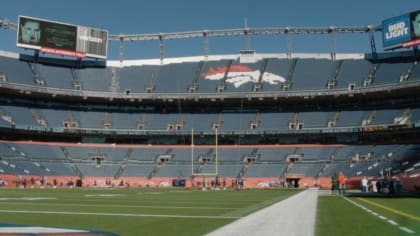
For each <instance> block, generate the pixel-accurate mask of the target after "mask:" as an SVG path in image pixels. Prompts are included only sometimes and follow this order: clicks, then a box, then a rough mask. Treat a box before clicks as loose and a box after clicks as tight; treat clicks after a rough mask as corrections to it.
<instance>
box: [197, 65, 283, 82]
mask: <svg viewBox="0 0 420 236" xmlns="http://www.w3.org/2000/svg"><path fill="white" fill-rule="evenodd" d="M226 71H227V67H218V68H216V69H215V68H213V67H210V69H209V71H208V72H205V73H202V74H201V76H202V77H203V78H205V79H208V80H221V79H223V78H224V76H225V73H226ZM260 74H261V72H260V71H259V70H254V71H253V70H252V69H251V68H250V67H247V66H241V65H232V66H231V67H230V70H229V71H228V72H227V78H226V82H227V83H231V84H233V86H235V88H238V87H240V86H242V85H243V84H246V83H250V82H251V83H257V82H258V79H259V77H260ZM285 81H286V79H285V78H284V77H283V76H281V75H276V74H273V73H270V72H264V73H263V76H262V82H266V83H269V84H274V85H275V84H279V83H284V82H285Z"/></svg>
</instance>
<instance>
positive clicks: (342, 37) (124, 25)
mask: <svg viewBox="0 0 420 236" xmlns="http://www.w3.org/2000/svg"><path fill="white" fill-rule="evenodd" d="M415 10H420V2H419V1H418V0H399V1H384V0H368V1H366V0H352V1H337V0H318V1H316V0H207V1H205V0H160V1H156V0H155V1H142V0H136V1H135V0H133V1H129V0H118V1H110V0H72V1H57V0H42V1H34V0H32V1H30V0H5V1H2V7H1V10H0V18H2V19H7V20H9V21H11V22H14V23H17V21H18V16H19V15H23V16H31V17H37V18H41V19H46V20H52V21H59V22H64V23H69V24H75V25H82V26H88V27H93V28H100V29H105V30H108V31H109V33H110V34H113V35H118V34H145V33H166V32H180V31H196V30H205V29H210V30H211V29H237V28H244V26H245V22H246V24H247V26H248V27H250V28H262V27H287V26H289V27H329V26H340V27H343V26H367V25H380V24H381V22H382V20H385V19H387V18H390V17H394V16H399V15H402V14H405V13H408V12H411V11H415ZM0 35H1V36H0V45H1V47H0V50H5V51H12V52H19V53H30V52H28V50H23V49H20V48H17V47H16V32H15V31H12V30H3V29H0ZM246 42H247V39H246V38H245V37H241V36H234V37H217V38H210V39H209V54H217V55H220V54H235V53H238V52H239V51H240V50H242V49H245V48H246V45H247V43H246ZM249 42H250V46H251V48H252V49H253V50H255V51H256V52H257V53H285V52H287V50H288V40H287V38H286V37H285V36H284V35H275V36H259V37H256V36H252V37H250V38H249ZM290 42H291V44H290V45H291V49H292V52H308V53H330V52H331V51H332V50H333V43H332V42H333V36H331V35H328V34H327V35H292V36H290ZM335 42H336V52H337V53H369V52H370V51H371V49H370V41H369V35H368V34H360V33H359V34H337V35H336V36H335ZM375 42H376V48H377V51H379V52H380V51H382V34H381V33H376V34H375ZM164 43H165V46H164V55H165V57H180V56H196V55H204V40H203V39H200V38H197V39H178V40H166V41H164ZM159 49H160V47H159V42H158V41H138V42H125V43H124V56H123V57H124V59H146V58H159V56H160V50H159ZM108 59H110V60H118V59H120V43H119V42H116V41H110V42H109V45H108Z"/></svg>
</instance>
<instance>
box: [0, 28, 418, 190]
mask: <svg viewBox="0 0 420 236" xmlns="http://www.w3.org/2000/svg"><path fill="white" fill-rule="evenodd" d="M3 23H4V21H3ZM246 30H247V29H245V30H242V31H240V32H241V34H244V33H246V32H248V33H250V32H254V33H255V34H257V33H256V32H259V31H257V30H255V31H246ZM281 30H283V31H282V32H283V33H284V32H285V30H286V29H281ZM287 30H288V32H289V31H290V32H291V31H292V29H287ZM295 30H296V29H295ZM305 30H306V31H307V33H311V32H312V31H316V30H322V29H305ZM325 30H326V33H331V32H332V31H334V32H335V31H339V30H343V29H341V28H326V29H325ZM353 30H355V29H353ZM359 30H362V31H363V30H365V32H367V33H369V32H371V31H377V30H381V28H380V27H378V26H376V27H365V28H361V29H359ZM343 31H344V30H343ZM232 32H233V31H232ZM200 33H201V36H203V33H202V32H200ZM207 33H208V34H210V33H209V32H207ZM213 33H214V32H213ZM233 33H234V32H233ZM295 33H296V32H295ZM312 33H313V32H312ZM315 33H319V32H315ZM174 35H176V34H168V35H167V36H166V37H172V36H173V37H175V36H174ZM178 35H181V36H179V37H187V36H186V35H187V34H186V33H184V34H178ZM204 36H205V35H204ZM112 37H113V36H112V35H111V36H110V39H112ZM114 37H116V39H120V40H121V41H123V40H122V38H121V37H122V36H119V37H117V36H114ZM124 37H129V36H124ZM131 37H133V38H135V37H137V39H139V40H141V39H143V38H141V37H140V36H131ZM144 37H145V36H144ZM150 37H153V35H150ZM191 37H192V36H191ZM152 39H154V38H152ZM156 40H162V38H161V37H157V38H156ZM372 49H374V47H372ZM37 50H38V49H37ZM101 52H103V50H102V51H101ZM419 57H420V56H419V53H418V51H417V48H414V49H413V50H405V51H397V52H386V53H378V52H376V51H375V50H372V52H370V53H367V54H365V53H360V54H339V53H335V52H334V53H332V54H330V53H329V54H311V53H280V54H279V53H277V54H275V53H264V54H259V53H257V52H255V51H252V50H246V51H242V52H240V53H238V54H232V55H204V56H196V57H178V58H163V57H161V58H157V59H150V60H144V59H143V60H118V61H106V62H105V61H96V60H66V59H62V58H57V57H54V58H53V57H50V58H49V57H43V56H40V55H39V54H38V53H35V54H34V55H23V54H17V53H13V52H5V51H1V52H0V91H1V93H0V138H1V141H0V157H1V161H0V173H1V175H2V176H3V178H4V179H5V180H6V181H7V182H8V183H9V186H11V185H13V186H15V185H14V183H18V184H19V185H22V183H23V181H25V182H26V181H28V182H27V184H28V185H34V186H35V185H40V184H43V185H50V186H67V185H68V184H70V183H71V182H83V186H98V187H99V186H102V187H111V186H135V187H138V186H143V187H144V186H162V187H166V186H187V187H206V186H207V187H210V186H215V184H219V185H220V186H221V185H223V186H226V187H231V186H236V184H237V183H238V180H241V181H243V182H245V186H246V187H260V188H270V187H284V186H289V187H290V186H293V187H310V186H321V187H324V188H330V185H331V181H330V179H331V176H332V175H334V174H335V173H338V172H343V173H344V174H345V175H346V176H347V177H348V179H349V180H348V187H350V188H358V187H359V185H360V179H361V178H362V177H363V176H368V177H369V178H370V179H371V180H376V179H379V178H392V177H398V178H399V179H400V180H402V182H403V183H404V188H405V189H406V190H409V191H414V190H418V187H419V186H418V185H417V184H416V183H417V182H419V180H420V179H419V170H420V162H419V155H420V154H419V153H420V152H419V148H420V144H419V127H420V99H419V96H418V94H419V92H420V70H419V69H418V66H417V64H418V60H419ZM80 180H81V181H80ZM241 181H240V182H241ZM12 183H13V184H12ZM18 184H16V186H17V185H18Z"/></svg>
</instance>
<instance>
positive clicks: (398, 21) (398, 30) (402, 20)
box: [382, 14, 411, 50]
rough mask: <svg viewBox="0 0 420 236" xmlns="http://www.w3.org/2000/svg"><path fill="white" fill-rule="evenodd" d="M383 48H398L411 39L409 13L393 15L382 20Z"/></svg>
mask: <svg viewBox="0 0 420 236" xmlns="http://www.w3.org/2000/svg"><path fill="white" fill-rule="evenodd" d="M382 31H383V47H384V50H390V49H394V48H399V47H401V46H402V45H403V43H404V42H407V41H410V39H411V20H410V14H406V15H402V16H398V17H394V18H391V19H387V20H384V21H383V22H382Z"/></svg>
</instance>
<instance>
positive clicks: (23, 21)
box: [17, 16, 108, 59]
mask: <svg viewBox="0 0 420 236" xmlns="http://www.w3.org/2000/svg"><path fill="white" fill-rule="evenodd" d="M17 46H18V47H22V48H28V49H34V50H40V51H41V52H43V53H50V54H56V55H62V56H70V57H77V58H84V57H94V58H102V59H106V57H107V50H108V32H107V31H105V30H100V29H94V28H89V27H84V26H77V25H71V24H65V23H59V22H54V21H48V20H43V19H38V18H33V17H26V16H19V23H18V30H17Z"/></svg>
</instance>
